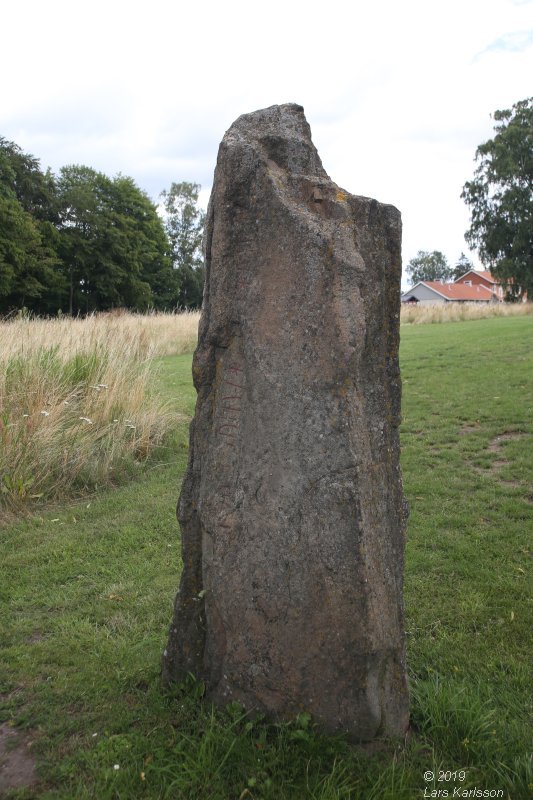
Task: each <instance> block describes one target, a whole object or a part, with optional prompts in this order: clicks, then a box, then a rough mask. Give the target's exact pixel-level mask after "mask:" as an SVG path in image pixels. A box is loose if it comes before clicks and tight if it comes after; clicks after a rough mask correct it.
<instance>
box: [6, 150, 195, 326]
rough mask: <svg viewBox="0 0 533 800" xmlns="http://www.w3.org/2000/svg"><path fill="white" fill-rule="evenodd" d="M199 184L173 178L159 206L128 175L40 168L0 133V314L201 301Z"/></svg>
mask: <svg viewBox="0 0 533 800" xmlns="http://www.w3.org/2000/svg"><path fill="white" fill-rule="evenodd" d="M200 188H201V187H200V186H199V185H198V184H195V183H187V182H182V183H172V184H171V186H170V189H168V190H165V191H163V192H162V193H161V202H162V207H163V215H160V214H159V213H158V209H157V206H156V205H155V204H154V203H153V202H152V201H151V200H150V198H149V197H148V195H147V194H146V193H145V192H143V191H142V190H141V189H140V188H139V187H138V186H137V185H136V183H135V181H134V180H133V179H132V178H130V177H127V176H125V175H121V174H119V175H116V176H115V177H114V178H110V177H108V176H107V175H104V174H103V173H102V172H98V171H97V170H95V169H92V168H91V167H87V166H80V165H69V166H65V167H63V168H62V169H61V170H60V171H59V174H58V175H53V174H52V172H51V171H50V170H47V171H46V172H43V171H42V170H41V167H40V163H39V161H38V159H37V158H35V157H34V156H33V155H29V154H28V153H24V152H23V151H22V149H21V148H20V147H19V146H18V145H17V144H15V142H11V141H8V140H7V139H5V138H3V137H0V314H2V315H6V314H9V313H12V312H13V311H16V310H19V309H22V308H25V309H27V310H28V311H31V312H33V313H35V314H39V315H50V314H57V313H58V312H63V313H68V314H74V315H77V314H88V313H91V312H94V311H106V310H110V309H113V308H118V307H124V308H129V309H132V310H137V311H146V310H148V309H151V308H153V309H158V310H170V309H175V308H198V307H199V306H200V305H201V302H202V292H203V281H204V270H203V262H202V257H201V243H202V236H203V228H204V216H205V215H204V212H203V211H202V210H201V209H200V208H199V207H198V195H199V191H200Z"/></svg>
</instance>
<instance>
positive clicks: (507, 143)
mask: <svg viewBox="0 0 533 800" xmlns="http://www.w3.org/2000/svg"><path fill="white" fill-rule="evenodd" d="M494 119H495V121H496V123H498V124H496V125H495V126H494V130H495V131H496V135H495V136H494V138H493V139H489V140H488V141H487V142H485V143H484V144H481V145H480V146H479V147H478V148H477V150H476V162H477V163H478V166H477V168H476V170H475V172H474V179H473V180H472V181H467V183H465V185H464V187H463V191H462V194H461V197H462V198H463V199H464V201H465V202H466V203H467V205H468V206H470V212H471V223H470V228H469V230H468V231H467V232H466V234H465V238H466V241H467V242H468V244H469V245H471V246H473V247H476V248H477V249H478V252H479V257H480V259H481V261H482V262H483V264H485V265H486V266H487V267H488V268H490V270H491V272H493V273H494V275H496V276H497V277H498V278H499V279H500V280H501V281H502V282H504V283H506V284H507V289H508V293H509V294H510V295H511V296H513V295H514V296H515V297H516V296H519V295H521V294H523V293H524V292H525V291H527V292H528V293H529V294H530V296H531V293H532V291H533V97H530V98H528V99H526V100H521V101H520V102H518V103H515V105H513V107H512V108H511V109H507V110H503V111H495V112H494Z"/></svg>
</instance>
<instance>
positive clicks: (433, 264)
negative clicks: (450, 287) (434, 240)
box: [406, 250, 453, 285]
mask: <svg viewBox="0 0 533 800" xmlns="http://www.w3.org/2000/svg"><path fill="white" fill-rule="evenodd" d="M406 272H407V274H408V275H409V278H410V280H411V284H412V285H413V284H415V283H418V282H419V281H438V280H444V281H448V280H450V279H451V277H452V275H453V271H452V269H451V268H450V265H449V264H448V262H447V260H446V256H444V255H443V254H442V253H441V252H440V250H432V251H431V252H428V251H427V250H419V251H418V253H417V254H416V256H415V257H414V258H412V259H411V260H410V261H409V263H408V264H407V267H406Z"/></svg>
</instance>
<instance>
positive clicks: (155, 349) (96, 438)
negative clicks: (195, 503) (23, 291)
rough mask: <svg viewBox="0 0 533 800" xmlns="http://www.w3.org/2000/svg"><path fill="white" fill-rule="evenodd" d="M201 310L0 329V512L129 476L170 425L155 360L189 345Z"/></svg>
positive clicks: (19, 322) (172, 417)
mask: <svg viewBox="0 0 533 800" xmlns="http://www.w3.org/2000/svg"><path fill="white" fill-rule="evenodd" d="M197 323H198V314H192V313H191V314H180V315H172V314H153V315H144V316H141V315H132V314H106V315H104V314H102V315H97V316H93V317H89V318H87V319H83V320H82V319H74V320H73V319H67V318H62V319H53V320H40V319H35V320H34V319H27V318H19V319H13V320H11V321H4V322H1V323H0V511H1V510H2V509H4V511H5V510H6V509H8V510H10V511H17V510H19V509H21V508H23V507H25V506H28V505H31V504H32V502H37V501H48V500H50V499H54V500H57V499H59V498H62V497H64V496H67V495H69V494H72V493H78V492H81V491H83V490H87V489H92V488H94V487H95V486H98V485H103V484H106V483H112V482H115V481H118V480H120V479H122V478H123V477H124V476H125V475H126V474H129V473H131V472H132V471H133V470H134V469H135V468H136V465H137V464H139V463H140V462H142V461H144V460H145V459H146V458H148V456H149V455H150V454H151V453H152V452H153V450H154V448H155V447H157V446H158V445H159V444H161V443H162V441H163V440H164V438H165V436H166V435H167V434H168V432H169V431H170V429H171V428H172V427H173V426H175V424H176V414H175V413H171V412H170V411H169V410H168V408H166V407H165V405H164V403H163V402H162V400H161V399H160V398H159V397H158V396H157V393H156V392H155V391H154V375H155V371H154V360H153V359H154V356H156V355H164V354H169V353H181V352H187V351H190V350H192V349H193V348H194V346H195V343H196V330H197Z"/></svg>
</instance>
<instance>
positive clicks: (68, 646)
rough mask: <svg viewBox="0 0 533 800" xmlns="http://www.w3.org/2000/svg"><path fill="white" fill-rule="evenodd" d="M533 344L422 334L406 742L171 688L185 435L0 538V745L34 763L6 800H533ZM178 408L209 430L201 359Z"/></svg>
mask: <svg viewBox="0 0 533 800" xmlns="http://www.w3.org/2000/svg"><path fill="white" fill-rule="evenodd" d="M532 334H533V320H532V318H531V317H525V316H524V317H512V318H511V317H509V318H501V319H500V318H492V319H485V320H479V321H468V322H456V323H453V324H449V325H406V326H403V327H402V346H401V358H402V372H403V380H404V403H403V413H404V422H403V427H402V444H403V451H402V452H403V455H402V458H403V473H404V483H405V492H406V495H407V498H408V500H409V503H410V507H411V517H410V524H409V532H408V542H407V563H406V586H405V600H406V612H407V634H408V657H409V671H410V681H411V693H412V723H413V733H412V736H411V738H410V740H409V741H408V742H407V743H405V744H404V745H402V746H397V747H396V748H395V749H394V750H389V751H388V752H384V753H381V754H378V755H374V756H370V755H368V754H365V753H363V752H360V751H358V750H357V749H355V748H353V747H351V746H350V745H348V744H347V743H346V742H345V741H343V740H342V739H338V738H328V737H323V736H320V734H319V733H318V732H317V731H316V730H315V728H314V727H313V724H312V721H310V720H309V719H308V718H307V717H306V716H302V717H300V718H299V719H298V720H295V721H294V722H293V723H291V724H286V725H271V724H267V723H266V722H265V721H263V720H255V721H252V720H250V719H249V718H247V717H246V715H245V714H244V713H243V712H242V710H241V709H239V708H237V707H232V708H229V709H227V710H226V711H223V712H215V711H213V710H212V709H211V708H210V707H209V706H208V705H207V704H206V703H205V702H203V701H202V699H201V695H202V687H201V686H199V685H196V684H194V683H192V682H191V683H190V684H189V685H187V686H184V687H180V688H179V689H176V690H175V691H173V692H163V691H162V689H161V686H160V682H159V660H160V656H161V653H162V650H163V648H164V644H165V640H166V635H167V628H168V625H169V622H170V619H171V609H172V602H173V599H174V595H175V592H176V589H177V585H178V576H179V569H180V555H179V535H178V530H177V523H176V522H175V516H174V508H175V504H176V499H177V494H178V487H179V482H180V478H181V476H182V474H183V471H184V468H185V464H186V459H187V426H186V423H185V422H182V423H180V428H179V430H178V431H177V436H176V439H175V446H174V450H173V452H172V453H171V454H169V456H168V463H155V464H154V465H153V466H152V468H151V469H148V470H147V471H145V472H144V474H143V477H142V481H134V482H130V483H128V484H127V485H125V486H123V487H120V488H114V489H112V490H105V491H101V492H98V493H97V494H94V495H91V496H87V497H86V498H84V499H83V501H82V502H77V503H74V502H71V503H70V504H68V505H64V506H62V507H56V508H52V509H51V510H49V511H47V512H46V513H42V514H41V515H39V516H37V517H31V518H28V519H24V520H21V521H19V522H17V523H16V524H11V525H9V526H4V527H3V528H2V529H0V559H1V562H2V574H3V578H2V581H1V583H0V603H1V606H2V607H1V615H0V643H1V645H0V646H1V649H0V726H1V727H0V743H1V741H2V737H3V738H4V740H5V741H7V743H8V745H9V744H11V745H12V746H14V748H15V749H14V750H12V755H13V754H15V755H17V756H18V757H19V761H20V765H21V772H22V773H25V774H26V775H27V776H28V777H30V778H31V776H32V762H33V761H34V762H35V764H36V772H35V774H34V777H33V781H34V782H33V785H32V786H30V787H29V788H20V789H17V790H11V792H10V791H9V790H6V789H5V790H4V794H2V788H1V787H2V783H1V780H2V773H1V772H0V796H5V797H6V798H7V797H10V798H11V797H12V798H15V797H16V798H19V800H22V798H24V799H25V800H27V799H28V798H34V797H35V798H40V799H41V798H42V799H47V798H49V799H50V800H52V798H54V799H56V798H64V799H66V798H75V799H76V800H77V799H78V798H80V799H81V800H83V798H96V799H97V800H108V799H109V800H111V799H112V798H113V799H115V798H116V799H117V800H118V798H120V800H130V799H131V800H133V799H134V798H154V799H155V798H168V799H169V800H174V799H177V800H226V799H227V800H285V799H286V800H300V799H301V800H304V798H305V800H307V798H312V799H315V800H334V799H335V800H340V798H345V799H347V798H351V800H388V799H391V800H392V798H394V799H395V800H396V799H397V800H411V798H418V797H424V791H426V795H425V796H427V797H430V796H434V797H437V796H440V797H446V796H447V795H446V794H444V793H443V792H444V791H445V790H446V791H448V793H449V794H448V796H449V797H452V796H453V790H454V787H459V788H460V790H461V791H463V790H472V789H474V788H477V789H479V790H480V791H487V792H490V791H493V792H500V791H501V792H502V793H501V794H492V795H489V794H486V795H482V794H478V795H475V794H470V796H471V797H474V796H478V797H481V796H493V797H497V796H499V797H504V798H511V800H522V798H524V799H525V798H526V797H530V795H531V791H532V787H533V770H532V764H531V712H532V706H531V685H532V680H531V679H532V675H531V667H530V663H531V640H532V637H531V605H530V603H531V592H530V589H531V563H530V561H528V559H529V556H530V552H529V549H528V548H529V546H530V544H529V543H530V541H531V532H532V529H533V524H532V523H533V497H532V495H531V485H532V483H533V464H532V450H533V448H532V446H531V445H532V434H533V425H532V410H533V409H532V405H533V400H532V398H533V385H532V378H533V363H532V362H533V349H532V347H531V340H532ZM160 393H161V395H162V396H163V397H164V398H165V399H168V400H169V401H170V402H171V406H172V409H173V410H174V411H175V412H178V413H182V414H184V415H190V414H191V413H192V410H193V406H194V390H193V388H192V385H191V381H190V355H181V356H165V357H164V358H162V359H161V371H160ZM528 539H529V543H528ZM2 723H4V724H2ZM12 732H14V735H13V736H11V733H12ZM439 771H441V772H442V778H443V780H441V781H439V777H441V775H439ZM428 772H431V773H433V776H434V777H430V776H428V775H426V778H424V774H425V773H428ZM446 772H448V773H453V772H456V774H455V775H452V774H448V775H447V774H446ZM438 790H441V794H440V795H438V794H436V792H437V791H438ZM431 792H435V793H434V794H431ZM455 796H463V795H457V794H456V795H455ZM464 796H468V795H464Z"/></svg>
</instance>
